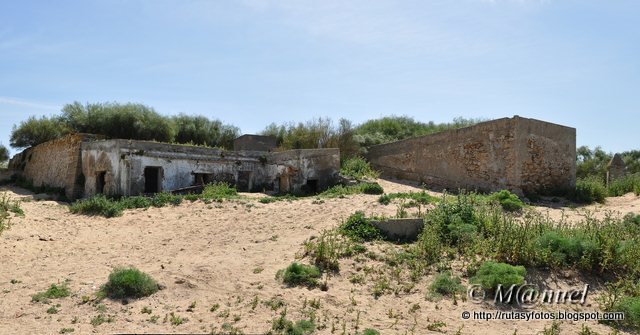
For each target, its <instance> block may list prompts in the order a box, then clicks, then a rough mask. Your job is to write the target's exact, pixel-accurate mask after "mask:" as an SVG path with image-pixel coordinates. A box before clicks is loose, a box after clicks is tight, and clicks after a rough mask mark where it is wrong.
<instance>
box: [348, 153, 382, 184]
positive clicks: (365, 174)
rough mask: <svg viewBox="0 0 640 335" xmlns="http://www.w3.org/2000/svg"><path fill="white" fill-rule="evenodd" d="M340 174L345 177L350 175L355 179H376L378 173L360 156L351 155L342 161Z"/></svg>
mask: <svg viewBox="0 0 640 335" xmlns="http://www.w3.org/2000/svg"><path fill="white" fill-rule="evenodd" d="M340 174H341V175H343V176H345V177H351V178H353V179H356V180H362V179H376V178H378V175H379V173H378V172H377V171H375V170H374V169H372V168H371V165H369V162H367V161H366V160H365V159H364V158H362V157H353V158H349V159H346V160H345V161H344V162H343V163H342V168H341V169H340Z"/></svg>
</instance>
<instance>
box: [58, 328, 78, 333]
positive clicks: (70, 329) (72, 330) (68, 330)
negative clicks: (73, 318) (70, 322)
mask: <svg viewBox="0 0 640 335" xmlns="http://www.w3.org/2000/svg"><path fill="white" fill-rule="evenodd" d="M74 331H76V330H75V329H74V328H62V329H60V331H59V332H58V333H60V334H68V333H73V332H74Z"/></svg>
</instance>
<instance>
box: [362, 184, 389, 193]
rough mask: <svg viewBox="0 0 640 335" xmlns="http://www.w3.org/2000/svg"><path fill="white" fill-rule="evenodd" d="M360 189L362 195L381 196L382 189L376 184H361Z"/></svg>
mask: <svg viewBox="0 0 640 335" xmlns="http://www.w3.org/2000/svg"><path fill="white" fill-rule="evenodd" d="M360 189H361V190H362V193H364V194H382V193H384V189H383V188H382V186H380V184H378V183H363V184H360Z"/></svg>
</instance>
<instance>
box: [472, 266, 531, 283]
mask: <svg viewBox="0 0 640 335" xmlns="http://www.w3.org/2000/svg"><path fill="white" fill-rule="evenodd" d="M526 274H527V270H526V269H525V268H524V266H512V265H509V264H506V263H496V262H492V261H486V262H484V263H482V265H480V268H479V269H478V272H477V273H476V275H475V276H474V277H473V278H471V282H472V283H474V284H480V285H481V286H482V287H483V288H484V289H485V290H495V289H496V288H497V287H498V285H502V287H504V288H507V289H508V288H509V287H511V285H522V284H524V276H525V275H526Z"/></svg>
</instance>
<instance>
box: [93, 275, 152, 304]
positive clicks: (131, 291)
mask: <svg viewBox="0 0 640 335" xmlns="http://www.w3.org/2000/svg"><path fill="white" fill-rule="evenodd" d="M101 291H102V292H103V293H104V294H105V295H106V296H107V297H109V298H113V299H126V298H142V297H146V296H149V295H152V294H153V293H155V292H156V291H158V283H156V281H155V280H153V278H151V277H150V276H149V275H148V274H146V273H144V272H142V271H140V270H138V269H136V268H116V269H114V270H113V272H111V274H110V275H109V280H108V281H107V283H106V284H104V286H103V287H102V289H101Z"/></svg>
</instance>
